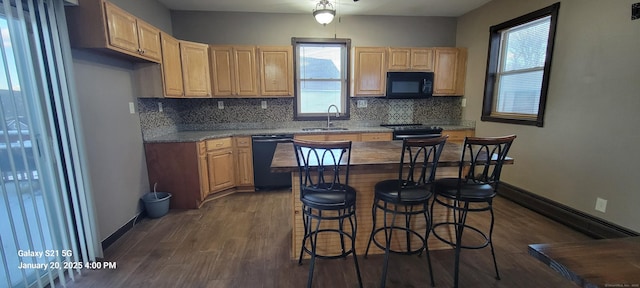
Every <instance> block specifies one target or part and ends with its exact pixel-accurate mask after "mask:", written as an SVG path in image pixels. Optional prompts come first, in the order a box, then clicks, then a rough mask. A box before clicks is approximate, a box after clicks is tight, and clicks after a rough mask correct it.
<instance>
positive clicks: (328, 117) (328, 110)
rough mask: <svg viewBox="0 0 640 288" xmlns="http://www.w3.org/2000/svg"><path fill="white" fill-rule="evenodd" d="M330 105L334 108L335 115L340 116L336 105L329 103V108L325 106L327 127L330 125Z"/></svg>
mask: <svg viewBox="0 0 640 288" xmlns="http://www.w3.org/2000/svg"><path fill="white" fill-rule="evenodd" d="M331 107H334V108H336V117H340V110H338V106H336V105H333V104H331V105H329V108H327V128H329V127H331V118H330V117H331Z"/></svg>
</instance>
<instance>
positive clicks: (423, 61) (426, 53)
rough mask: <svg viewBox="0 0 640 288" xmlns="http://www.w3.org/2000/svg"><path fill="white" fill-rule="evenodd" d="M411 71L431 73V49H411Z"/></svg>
mask: <svg viewBox="0 0 640 288" xmlns="http://www.w3.org/2000/svg"><path fill="white" fill-rule="evenodd" d="M411 70H420V71H433V49H430V48H424V49H422V48H414V49H411Z"/></svg>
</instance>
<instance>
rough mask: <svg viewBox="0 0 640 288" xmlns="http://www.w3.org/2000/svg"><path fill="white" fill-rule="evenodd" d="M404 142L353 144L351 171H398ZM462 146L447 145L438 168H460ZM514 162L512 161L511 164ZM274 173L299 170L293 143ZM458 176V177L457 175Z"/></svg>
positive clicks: (279, 155)
mask: <svg viewBox="0 0 640 288" xmlns="http://www.w3.org/2000/svg"><path fill="white" fill-rule="evenodd" d="M401 150H402V141H400V140H396V141H377V142H353V143H352V147H351V169H352V171H353V170H360V169H383V170H393V171H397V169H398V164H399V163H400V152H401ZM461 152H462V146H461V145H459V144H456V143H446V144H445V148H444V151H442V154H441V155H440V162H439V163H438V167H452V166H456V167H457V166H458V162H459V161H460V153H461ZM511 163H513V160H510V163H509V164H511ZM271 170H272V171H273V172H294V171H297V170H298V164H297V163H296V157H295V154H294V153H293V144H292V143H279V144H278V146H277V148H276V151H275V153H274V155H273V160H272V162H271ZM456 176H457V175H456Z"/></svg>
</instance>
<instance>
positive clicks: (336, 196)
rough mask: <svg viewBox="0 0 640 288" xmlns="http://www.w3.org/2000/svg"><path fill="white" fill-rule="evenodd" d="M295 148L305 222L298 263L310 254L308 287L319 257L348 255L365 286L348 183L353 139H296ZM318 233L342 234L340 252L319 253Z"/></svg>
mask: <svg viewBox="0 0 640 288" xmlns="http://www.w3.org/2000/svg"><path fill="white" fill-rule="evenodd" d="M293 147H294V150H295V153H296V160H297V163H298V168H299V179H300V202H302V223H303V224H304V236H303V238H302V246H301V248H300V257H299V259H298V264H299V265H302V256H303V254H304V253H306V254H308V255H310V256H311V261H310V264H309V278H308V280H307V287H309V288H310V287H311V286H312V284H313V272H314V267H315V263H316V258H324V259H335V258H344V259H346V257H347V256H349V255H353V262H354V264H355V270H356V275H357V277H358V285H359V287H361V288H362V278H361V276H360V267H359V266H358V257H357V256H356V248H355V239H356V231H357V225H358V224H357V218H356V189H354V188H353V187H351V186H349V166H350V161H351V141H305V140H294V141H293ZM331 222H334V223H335V222H337V223H335V225H333V226H332V225H330V224H328V223H331ZM347 223H348V225H347ZM348 228H350V229H348ZM319 235H327V236H328V235H332V236H336V237H339V239H340V249H339V250H340V251H339V252H336V253H333V251H329V252H324V253H323V254H321V253H319V252H318V250H317V245H318V237H319ZM347 241H348V242H347ZM347 243H350V244H347ZM331 253H332V254H331Z"/></svg>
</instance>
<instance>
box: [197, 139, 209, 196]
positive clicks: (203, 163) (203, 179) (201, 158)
mask: <svg viewBox="0 0 640 288" xmlns="http://www.w3.org/2000/svg"><path fill="white" fill-rule="evenodd" d="M198 174H199V175H200V199H204V198H205V197H207V195H209V191H210V190H209V165H208V163H207V147H206V146H205V143H204V141H201V142H198Z"/></svg>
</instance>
